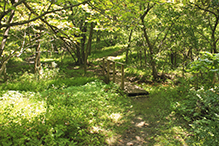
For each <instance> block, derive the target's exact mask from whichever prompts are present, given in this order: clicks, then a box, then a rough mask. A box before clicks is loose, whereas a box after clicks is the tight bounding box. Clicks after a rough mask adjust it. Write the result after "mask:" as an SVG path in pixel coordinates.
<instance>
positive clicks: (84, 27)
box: [79, 23, 87, 65]
mask: <svg viewBox="0 0 219 146" xmlns="http://www.w3.org/2000/svg"><path fill="white" fill-rule="evenodd" d="M86 32H87V25H86V23H85V24H84V26H83V28H82V35H81V36H82V39H81V55H82V56H81V57H82V64H83V63H84V61H85V42H86ZM82 64H79V65H82Z"/></svg>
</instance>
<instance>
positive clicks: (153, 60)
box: [140, 4, 158, 80]
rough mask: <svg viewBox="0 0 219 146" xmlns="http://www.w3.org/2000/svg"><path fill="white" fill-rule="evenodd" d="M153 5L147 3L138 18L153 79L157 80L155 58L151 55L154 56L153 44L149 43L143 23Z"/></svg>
mask: <svg viewBox="0 0 219 146" xmlns="http://www.w3.org/2000/svg"><path fill="white" fill-rule="evenodd" d="M153 6H154V5H153ZM153 6H151V7H150V6H149V4H148V7H147V10H146V11H145V12H144V14H143V15H142V16H141V17H140V18H141V22H142V25H143V28H142V29H143V32H144V37H145V39H146V42H147V44H148V47H149V52H150V59H151V60H150V63H151V67H152V75H153V78H154V80H157V78H158V73H157V68H156V62H155V59H154V57H153V56H154V46H152V45H151V41H150V39H149V36H148V34H147V31H146V27H145V23H144V18H145V16H146V15H147V14H148V12H149V11H150V10H151V9H152V8H153Z"/></svg>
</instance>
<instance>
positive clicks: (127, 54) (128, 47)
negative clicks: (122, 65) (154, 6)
mask: <svg viewBox="0 0 219 146" xmlns="http://www.w3.org/2000/svg"><path fill="white" fill-rule="evenodd" d="M132 32H133V30H131V32H130V34H129V41H128V46H127V49H126V59H125V62H126V63H128V58H129V57H128V56H129V49H130V44H131V39H132Z"/></svg>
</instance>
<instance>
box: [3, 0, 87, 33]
mask: <svg viewBox="0 0 219 146" xmlns="http://www.w3.org/2000/svg"><path fill="white" fill-rule="evenodd" d="M21 1H22V2H23V3H24V4H25V6H26V5H27V2H25V0H21ZM88 2H89V0H87V1H84V2H82V3H78V4H75V5H70V6H65V7H63V8H60V9H56V10H51V11H47V12H45V13H43V14H41V15H37V16H36V17H35V18H33V19H30V20H25V21H22V22H14V23H10V24H3V25H0V29H1V28H3V27H10V26H18V25H23V24H27V23H30V22H33V21H36V20H38V19H41V18H42V17H43V16H45V15H47V14H50V13H54V12H58V11H62V10H66V9H69V8H72V7H77V6H80V5H82V4H86V3H88ZM29 7H30V6H29ZM29 10H30V9H29Z"/></svg>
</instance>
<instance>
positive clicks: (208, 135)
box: [173, 86, 219, 146]
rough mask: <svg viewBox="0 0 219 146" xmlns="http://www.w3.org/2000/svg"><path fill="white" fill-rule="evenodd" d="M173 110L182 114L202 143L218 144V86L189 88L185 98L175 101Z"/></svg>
mask: <svg viewBox="0 0 219 146" xmlns="http://www.w3.org/2000/svg"><path fill="white" fill-rule="evenodd" d="M173 108H174V110H175V111H176V113H178V114H179V115H181V116H183V117H184V119H185V120H186V121H187V122H188V124H189V126H190V127H191V128H192V129H193V132H194V133H195V137H196V139H197V141H198V142H200V143H201V144H202V145H212V146H213V145H215V146H216V145H218V144H219V140H218V137H219V126H218V125H219V115H218V114H219V88H218V87H217V86H216V87H215V88H212V89H210V90H204V89H200V90H197V91H196V90H194V89H191V90H190V91H189V93H188V95H187V97H186V99H185V100H183V101H181V102H177V103H176V104H175V105H174V107H173Z"/></svg>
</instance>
